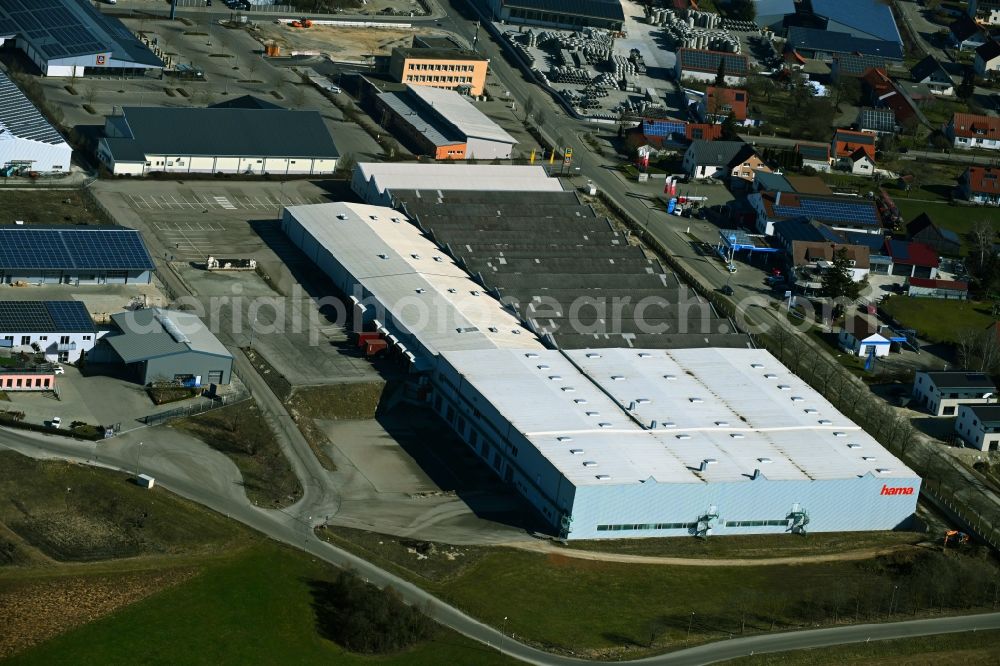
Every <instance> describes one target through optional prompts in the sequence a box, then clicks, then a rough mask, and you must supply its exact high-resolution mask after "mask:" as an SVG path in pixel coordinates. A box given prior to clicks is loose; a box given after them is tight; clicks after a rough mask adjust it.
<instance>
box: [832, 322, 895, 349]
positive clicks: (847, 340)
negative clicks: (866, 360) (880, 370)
mask: <svg viewBox="0 0 1000 666" xmlns="http://www.w3.org/2000/svg"><path fill="white" fill-rule="evenodd" d="M838 339H839V342H840V347H841V349H843V350H844V351H847V352H850V353H851V354H853V355H854V356H865V357H866V356H870V355H871V354H872V353H874V354H875V356H888V355H889V351H890V349H891V347H892V341H891V340H889V338H887V337H885V336H883V335H882V334H881V333H879V327H878V324H877V323H875V322H874V321H872V320H871V319H869V318H868V317H848V318H847V321H845V322H844V326H843V327H842V328H841V329H840V335H839V336H838Z"/></svg>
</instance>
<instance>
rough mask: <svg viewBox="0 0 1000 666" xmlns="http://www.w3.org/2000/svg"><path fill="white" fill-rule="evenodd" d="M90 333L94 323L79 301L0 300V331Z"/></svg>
mask: <svg viewBox="0 0 1000 666" xmlns="http://www.w3.org/2000/svg"><path fill="white" fill-rule="evenodd" d="M93 330H94V321H93V320H92V319H91V318H90V313H89V312H87V308H86V306H85V305H84V304H83V303H81V302H80V301H0V331H3V332H5V333H13V332H20V333H47V332H67V333H68V332H71V331H93Z"/></svg>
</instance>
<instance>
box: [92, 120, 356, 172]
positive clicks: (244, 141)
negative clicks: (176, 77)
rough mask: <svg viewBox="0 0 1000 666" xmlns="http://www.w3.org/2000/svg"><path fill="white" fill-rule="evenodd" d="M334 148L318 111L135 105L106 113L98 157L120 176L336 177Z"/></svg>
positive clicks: (335, 149) (336, 155) (336, 154)
mask: <svg viewBox="0 0 1000 666" xmlns="http://www.w3.org/2000/svg"><path fill="white" fill-rule="evenodd" d="M338 155H339V153H338V152H337V146H336V145H334V142H333V137H332V136H330V131H329V130H328V129H327V127H326V124H325V123H324V122H323V116H321V115H320V114H319V112H318V111H290V110H288V109H282V108H274V109H271V108H249V107H244V108H228V107H209V108H206V109H202V108H182V107H181V108H178V107H132V106H126V107H124V108H122V109H121V114H119V115H113V116H109V117H108V118H107V120H106V121H105V123H104V136H103V137H101V139H100V141H99V143H98V146H97V157H98V159H100V161H101V162H102V163H103V164H104V165H105V166H106V167H107V168H108V170H109V171H111V173H113V174H115V175H116V176H120V175H130V176H144V175H146V174H147V173H150V172H154V171H165V172H169V173H240V174H255V175H263V174H269V173H270V174H332V173H333V172H334V171H335V170H336V168H337V158H338Z"/></svg>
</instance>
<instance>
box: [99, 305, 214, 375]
mask: <svg viewBox="0 0 1000 666" xmlns="http://www.w3.org/2000/svg"><path fill="white" fill-rule="evenodd" d="M111 321H112V322H114V324H115V326H116V327H117V328H118V330H119V331H121V332H120V333H118V332H115V333H110V334H108V335H107V336H105V337H104V341H105V342H107V343H108V344H109V345H111V348H112V349H114V350H115V352H116V353H117V354H118V356H120V357H121V359H122V361H123V362H125V363H137V362H139V361H145V360H147V359H151V358H159V357H163V356H171V355H173V354H182V353H187V352H195V353H199V354H209V355H211V356H221V357H223V358H232V354H230V353H229V350H228V349H226V347H225V346H224V345H223V344H222V343H221V342H219V339H218V338H216V337H215V335H213V334H212V332H211V331H210V330H208V327H207V326H205V324H204V323H203V322H202V321H201V319H199V318H198V317H197V316H195V315H193V314H191V313H190V312H181V311H179V310H165V309H163V308H149V309H144V310H132V311H128V312H119V313H118V314H114V315H111Z"/></svg>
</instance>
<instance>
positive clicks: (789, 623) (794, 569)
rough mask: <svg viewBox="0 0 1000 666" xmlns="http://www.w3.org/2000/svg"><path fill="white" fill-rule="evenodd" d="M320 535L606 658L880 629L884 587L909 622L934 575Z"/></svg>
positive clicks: (538, 639) (905, 559) (727, 550)
mask: <svg viewBox="0 0 1000 666" xmlns="http://www.w3.org/2000/svg"><path fill="white" fill-rule="evenodd" d="M320 532H321V534H324V535H325V536H326V537H327V538H328V539H329V540H330V541H331V542H333V543H336V544H337V545H339V546H341V547H343V548H346V549H348V550H351V551H352V552H355V553H357V554H359V555H361V556H362V557H364V558H365V559H368V560H369V561H372V562H375V563H377V564H379V565H380V566H382V567H384V568H387V569H389V570H391V571H394V572H396V573H397V574H399V575H400V576H402V577H404V578H408V579H409V580H412V581H413V582H415V583H416V584H418V585H420V586H421V587H424V588H425V589H427V590H429V591H431V592H433V593H434V594H436V595H438V596H440V597H441V598H443V599H445V600H447V601H449V602H450V603H452V604H454V605H455V606H457V607H459V608H461V609H462V610H464V611H466V612H468V613H469V614H471V615H473V616H474V617H477V618H479V619H480V620H482V621H484V622H486V623H488V624H492V625H493V626H499V625H500V624H501V622H502V621H503V618H504V617H505V616H506V617H507V618H508V620H507V627H508V628H509V630H510V631H511V632H512V633H513V634H515V635H517V636H519V637H523V638H525V639H526V640H528V641H529V642H532V643H535V644H537V645H540V646H543V647H549V648H554V649H557V650H573V651H574V652H576V653H577V654H581V653H585V654H588V655H590V656H594V657H604V658H611V657H613V658H624V657H626V656H627V657H637V656H641V655H642V654H645V653H649V652H650V651H664V650H673V649H679V648H682V647H685V646H688V645H692V644H694V643H702V642H706V641H712V640H719V639H725V638H729V637H730V636H734V635H739V634H740V633H755V632H767V631H771V630H784V629H792V628H799V627H804V626H810V627H811V626H816V625H822V624H829V623H831V622H837V621H845V620H852V621H853V620H854V615H855V612H856V611H857V609H858V608H860V609H861V610H860V614H859V616H858V619H859V620H861V621H866V620H867V621H879V620H884V619H886V617H885V612H884V611H885V609H886V608H887V604H888V597H887V596H885V595H886V594H887V593H891V590H892V586H893V584H894V582H890V581H896V582H897V583H898V584H899V589H900V590H903V589H904V588H905V589H907V590H909V592H907V593H906V594H907V599H906V601H905V602H903V606H897V608H906V610H905V611H903V612H902V613H901V614H900V615H903V616H906V617H910V614H911V612H913V611H915V610H916V609H917V608H918V607H919V606H921V604H923V603H924V602H922V601H920V600H919V599H920V598H921V595H922V594H923V591H919V590H918V589H917V584H916V583H915V582H913V581H914V580H915V579H911V578H909V576H910V575H917V574H914V573H913V572H915V571H917V570H919V571H920V572H921V573H920V574H919V575H920V576H926V575H929V574H928V570H927V569H926V568H921V567H924V566H925V564H926V563H925V564H920V565H917V564H916V562H917V560H918V559H919V558H921V557H923V556H924V553H926V552H927V551H926V550H924V549H921V548H914V549H910V550H908V551H906V552H905V553H901V554H899V555H898V556H891V557H888V558H880V559H874V558H873V559H871V560H865V561H859V562H828V563H814V564H810V563H802V564H789V565H775V566H749V567H690V566H665V565H645V564H643V565H640V564H632V563H629V564H624V563H611V562H601V561H593V560H582V559H577V558H571V557H568V556H565V555H562V554H559V553H552V554H537V553H531V552H525V551H518V550H511V549H503V548H482V547H451V546H443V545H440V544H438V545H437V546H436V547H435V548H430V547H429V546H430V544H426V543H424V544H421V543H414V542H409V541H405V540H402V541H400V540H395V539H393V538H391V537H386V536H384V535H378V534H372V533H368V532H363V531H360V530H348V529H344V528H337V529H329V530H321V531H320ZM825 536H826V535H821V538H820V539H819V540H818V541H817V543H816V545H815V547H814V550H813V551H812V552H831V551H832V552H836V550H838V549H840V550H843V549H845V548H846V546H849V545H850V539H849V537H848V535H839V536H836V537H834V536H832V535H831V538H829V539H824V538H823V537H825ZM883 536H889V538H886V539H885V540H884V543H888V544H892V543H899V542H906V541H907V540H910V539H912V538H913V535H909V536H904V537H900V538H899V539H898V540H897V539H894V538H891V536H890V535H883ZM809 538H811V537H806V540H808V539H809ZM726 540H728V539H720V541H726ZM791 540H794V538H792V539H791ZM690 541H691V542H693V541H694V540H693V539H692V540H690ZM752 541H753V539H752V538H750V537H748V538H747V539H745V540H743V541H742V543H739V542H734V543H733V544H732V545H731V546H729V545H726V544H720V546H719V549H721V550H716V548H714V547H712V546H709V547H708V548H709V549H710V550H711V551H715V552H714V554H723V553H724V554H726V555H730V556H738V552H739V549H740V546H741V545H742V546H746V547H747V548H748V550H750V552H751V553H752V554H751V555H750V556H751V557H754V556H760V555H761V554H762V549H763V548H765V547H766V545H767V542H766V541H765V542H763V543H761V544H757V545H756V550H755V549H754V545H753V544H752ZM878 541H879V540H877V539H872V540H870V541H865V537H864V536H861V537H860V538H859V547H866V546H867V547H872V546H874V545H877V543H878ZM418 552H419V553H421V554H422V555H423V556H422V557H421V556H419V555H418ZM691 554H692V555H693V553H691ZM776 554H782V553H780V552H779V553H776ZM799 554H805V553H804V552H802V551H799ZM941 564H942V563H941V562H937V564H935V566H938V565H941ZM953 565H954V563H950V562H944V564H943V566H944V567H945V568H948V567H950V566H953ZM976 566H978V564H977V565H976ZM904 570H905V571H907V572H908V573H907V574H905V576H906V577H905V578H899V577H898V576H899V575H900V574H898V573H896V572H898V571H904ZM970 571H974V570H970ZM933 575H937V574H933ZM949 575H950V574H949ZM969 575H976V574H974V573H970V574H969ZM942 576H944V574H942ZM904 580H906V582H903V581H904ZM967 584H969V583H963V585H967ZM887 590H888V591H889V592H887ZM900 594H903V593H902V592H900ZM897 600H898V597H897ZM963 603H964V601H963ZM879 608H882V609H883V610H882V611H879V610H878V609H879ZM566 609H573V610H572V612H567V611H566ZM866 609H867V610H866Z"/></svg>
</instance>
